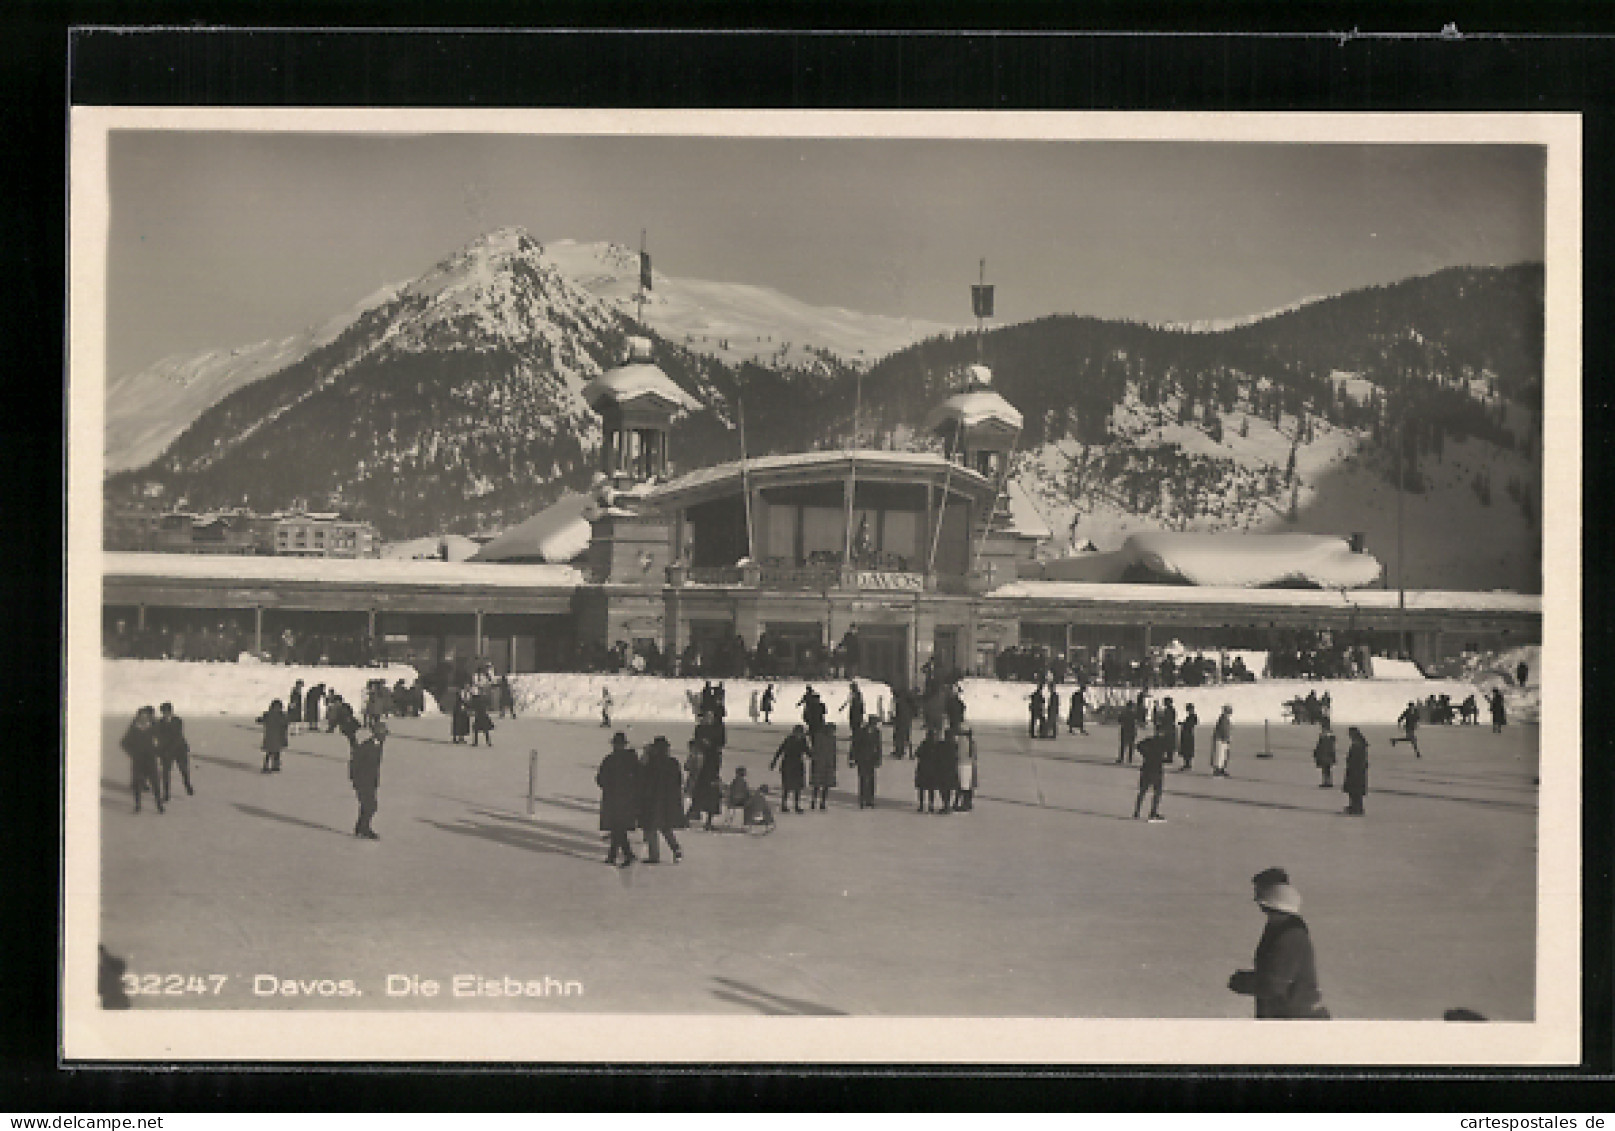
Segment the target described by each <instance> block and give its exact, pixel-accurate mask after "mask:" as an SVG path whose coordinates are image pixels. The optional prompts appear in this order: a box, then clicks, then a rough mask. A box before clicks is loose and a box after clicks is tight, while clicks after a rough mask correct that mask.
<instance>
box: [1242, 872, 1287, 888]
mask: <svg viewBox="0 0 1615 1131" xmlns="http://www.w3.org/2000/svg"><path fill="white" fill-rule="evenodd" d="M1289 882H1290V873H1288V872H1286V871H1285V870H1284V869H1283V868H1263V869H1262V870H1261V871H1260V872H1257V873H1256V874H1255V875H1254V876H1252V877H1251V883H1253V884H1255V885H1256V886H1257V887H1259V888H1261V887H1267V886H1269V885H1270V884H1287V883H1289Z"/></svg>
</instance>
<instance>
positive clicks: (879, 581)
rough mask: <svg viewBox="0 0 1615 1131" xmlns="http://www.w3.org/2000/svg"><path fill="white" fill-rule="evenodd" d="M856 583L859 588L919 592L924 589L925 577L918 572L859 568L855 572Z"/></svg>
mask: <svg viewBox="0 0 1615 1131" xmlns="http://www.w3.org/2000/svg"><path fill="white" fill-rule="evenodd" d="M857 585H858V588H860V589H895V590H900V591H901V592H904V593H919V592H922V591H923V590H924V589H925V577H924V575H923V574H918V573H895V572H894V573H888V572H886V571H884V570H877V569H861V570H859V571H858V574H857Z"/></svg>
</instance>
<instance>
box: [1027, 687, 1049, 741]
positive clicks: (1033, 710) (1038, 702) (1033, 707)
mask: <svg viewBox="0 0 1615 1131" xmlns="http://www.w3.org/2000/svg"><path fill="white" fill-rule="evenodd" d="M1045 702H1046V700H1045V699H1044V698H1043V682H1042V681H1041V680H1039V681H1038V685H1037V687H1036V688H1035V689H1034V690H1033V692H1032V694H1031V697H1030V698H1029V699H1028V700H1027V707H1028V710H1029V712H1030V716H1031V717H1030V719H1029V720H1028V722H1027V725H1026V735H1027V737H1028V738H1041V737H1043V707H1044V703H1045Z"/></svg>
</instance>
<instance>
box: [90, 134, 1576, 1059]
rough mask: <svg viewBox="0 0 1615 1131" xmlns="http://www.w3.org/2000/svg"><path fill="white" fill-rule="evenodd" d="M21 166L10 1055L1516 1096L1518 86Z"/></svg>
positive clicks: (1549, 751) (1553, 796)
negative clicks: (27, 761)
mask: <svg viewBox="0 0 1615 1131" xmlns="http://www.w3.org/2000/svg"><path fill="white" fill-rule="evenodd" d="M72 125H73V136H72V144H73V153H72V198H71V235H72V240H71V242H72V248H71V283H72V287H71V296H70V310H71V327H70V345H71V373H70V383H69V410H68V411H69V424H70V444H69V469H68V474H69V488H70V492H69V507H68V578H67V584H68V599H69V621H68V661H69V669H68V682H67V685H66V691H65V693H64V708H63V709H64V716H65V725H66V731H67V762H66V792H65V799H64V804H65V807H66V831H67V836H66V847H65V852H66V855H65V862H64V863H65V890H64V897H65V899H64V906H65V910H64V914H65V932H66V933H65V942H64V948H63V966H62V978H63V1009H64V1015H65V1022H64V1024H65V1032H64V1042H65V1043H64V1049H65V1052H66V1054H67V1055H68V1056H70V1057H74V1058H83V1059H86V1060H98V1059H108V1060H119V1061H141V1060H149V1059H162V1060H178V1061H184V1060H228V1061H235V1060H255V1059H268V1060H275V1059H282V1060H286V1059H295V1060H310V1061H320V1060H341V1059H354V1058H358V1059H364V1060H369V1061H387V1060H421V1061H435V1060H443V1061H479V1060H500V1061H567V1062H579V1061H609V1062H630V1063H631V1062H677V1061H702V1062H723V1061H736V1062H746V1061H753V1062H755V1061H785V1062H798V1061H799V1062H837V1063H848V1062H858V1061H866V1062H878V1063H897V1064H905V1063H916V1064H923V1063H941V1062H947V1063H989V1064H990V1063H1025V1062H1042V1063H1071V1064H1083V1063H1149V1064H1161V1063H1166V1064H1238V1065H1247V1064H1329V1065H1335V1066H1340V1065H1385V1064H1392V1065H1466V1064H1504V1065H1555V1064H1573V1063H1575V1062H1576V1061H1577V1059H1578V1055H1579V1048H1580V1044H1579V1041H1580V1023H1581V1022H1580V987H1581V966H1580V963H1581V954H1580V942H1579V930H1580V922H1581V907H1580V899H1581V887H1580V884H1581V859H1580V849H1579V836H1580V820H1581V817H1580V788H1581V786H1580V782H1581V739H1580V727H1579V723H1580V710H1581V703H1580V695H1581V690H1580V688H1581V670H1580V668H1581V659H1580V644H1579V632H1580V628H1579V615H1580V614H1579V604H1580V587H1581V579H1580V576H1579V568H1580V552H1581V543H1580V537H1581V534H1580V528H1581V514H1580V497H1581V492H1580V483H1581V478H1580V476H1581V470H1580V467H1581V452H1580V443H1581V439H1580V437H1581V374H1580V365H1581V362H1580V332H1581V317H1582V312H1581V309H1580V275H1581V260H1580V225H1581V214H1580V207H1581V206H1580V191H1581V187H1580V186H1581V168H1580V148H1579V146H1580V132H1579V129H1580V128H1579V123H1578V121H1577V119H1576V117H1575V116H1574V115H1564V114H1484V115H1483V114H1473V115H1467V114H1345V113H1342V114H1317V115H1283V114H1226V115H1224V114H1195V115H1187V114H1185V115H1172V114H1126V113H1112V114H1081V113H1042V114H1002V115H981V114H954V113H947V112H909V113H897V112H857V113H819V112H814V113H807V112H761V111H759V112H725V113H716V112H694V111H689V112H686V111H679V112H652V111H630V112H623V111H615V112H606V111H560V110H555V111H494V110H490V111H477V112H462V111H454V112H448V111H430V110H344V111H337V110H324V111H313V110H253V111H247V110H200V109H112V108H92V107H78V108H75V109H74V111H73V114H72ZM938 818H941V819H940V820H939V819H938ZM1279 1021H1292V1022H1312V1024H1277V1022H1279ZM1270 1022H1271V1023H1270Z"/></svg>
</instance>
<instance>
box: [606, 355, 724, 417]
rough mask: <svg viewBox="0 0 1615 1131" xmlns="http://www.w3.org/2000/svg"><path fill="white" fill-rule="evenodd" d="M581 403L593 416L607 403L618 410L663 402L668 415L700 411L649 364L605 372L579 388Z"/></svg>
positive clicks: (620, 366) (621, 366)
mask: <svg viewBox="0 0 1615 1131" xmlns="http://www.w3.org/2000/svg"><path fill="white" fill-rule="evenodd" d="M583 399H584V400H586V401H588V402H589V407H590V408H592V409H594V410H595V411H596V412H600V411H601V410H602V409H603V408H604V407H605V406H606V404H607V403H608V402H615V403H616V404H618V405H619V406H622V405H634V404H639V403H648V402H654V401H663V402H665V403H666V405H667V409H668V411H673V410H675V409H680V408H685V409H697V408H700V407H701V404H700V402H699V401H697V400H696V399H695V398H694V397H692V396H690V394H688V393H686V392H685V391H684V390H683V389H681V388H679V387H678V386H677V385H676V384H674V383H673V379H672V378H671V377H669V376H668V375H667V374H666V373H663V372H662V371H661V370H660V369H658V368H657V367H656V366H654V365H649V364H634V365H619V366H618V367H617V368H616V369H612V370H608V371H607V372H606V373H604V374H602V375H601V376H599V377H596V378H595V379H594V380H593V381H590V382H589V383H588V384H587V385H585V386H584V387H583Z"/></svg>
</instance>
